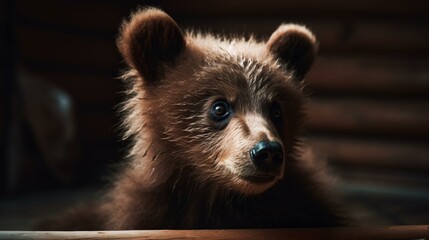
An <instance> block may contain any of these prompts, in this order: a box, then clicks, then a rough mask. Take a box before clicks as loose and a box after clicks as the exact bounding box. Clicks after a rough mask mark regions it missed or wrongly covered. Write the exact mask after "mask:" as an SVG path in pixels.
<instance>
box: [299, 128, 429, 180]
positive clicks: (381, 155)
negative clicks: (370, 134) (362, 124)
mask: <svg viewBox="0 0 429 240" xmlns="http://www.w3.org/2000/svg"><path fill="white" fill-rule="evenodd" d="M307 140H308V143H309V145H310V146H312V147H314V149H315V150H316V151H317V152H320V153H321V154H322V155H323V156H325V157H326V158H327V160H328V161H329V162H331V163H332V164H334V165H335V164H339V165H343V166H349V167H351V168H353V167H371V169H373V170H375V169H385V170H388V169H391V170H393V169H396V170H400V171H411V172H425V173H427V172H428V171H429V148H428V143H427V142H423V143H412V142H404V141H402V142H399V141H381V140H357V139H351V138H332V137H331V138H328V137H320V136H318V137H316V136H311V137H308V138H307Z"/></svg>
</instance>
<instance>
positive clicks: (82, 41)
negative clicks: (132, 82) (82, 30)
mask: <svg viewBox="0 0 429 240" xmlns="http://www.w3.org/2000/svg"><path fill="white" fill-rule="evenodd" d="M17 35H18V36H17V37H18V47H19V48H20V57H21V59H22V61H24V62H26V61H33V62H34V61H36V62H37V61H40V62H47V63H55V64H64V65H69V66H75V67H76V66H80V67H87V68H98V69H104V70H111V69H115V68H117V66H118V65H119V63H120V62H121V58H120V56H119V53H118V51H117V50H116V45H115V38H114V36H112V37H111V38H110V39H105V38H100V37H94V36H82V35H79V34H73V33H62V32H54V31H50V30H45V29H39V28H34V27H22V26H21V27H18V28H17Z"/></svg>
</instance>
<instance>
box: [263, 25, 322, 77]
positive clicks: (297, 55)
mask: <svg viewBox="0 0 429 240" xmlns="http://www.w3.org/2000/svg"><path fill="white" fill-rule="evenodd" d="M317 48H318V44H317V41H316V38H315V37H314V35H313V33H311V32H310V31H309V30H308V29H307V28H305V27H304V26H301V25H296V24H283V25H281V26H280V27H279V28H277V30H276V31H275V32H274V33H273V34H272V35H271V37H270V39H269V40H268V42H267V49H268V51H269V52H270V53H271V54H273V55H274V57H276V58H277V59H279V60H280V61H281V62H282V63H283V64H285V66H286V67H287V69H288V70H291V71H293V72H294V75H295V79H297V80H302V79H303V78H304V76H305V74H306V73H307V71H308V70H309V69H310V67H311V65H312V64H313V61H314V58H315V56H316V53H317Z"/></svg>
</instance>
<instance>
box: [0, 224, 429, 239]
mask: <svg viewBox="0 0 429 240" xmlns="http://www.w3.org/2000/svg"><path fill="white" fill-rule="evenodd" d="M0 239H11V240H12V239H41V240H44V239H50V240H51V239H88V240H89V239H91V240H97V239H132V240H138V239H145V240H147V239H164V240H166V239H220V240H229V239H247V240H256V239H289V240H293V239H298V240H299V239H306V240H310V239H331V240H335V239H429V225H412V226H389V227H357V228H353V227H347V228H302V229H241V230H142V231H77V232H42V231H37V232H34V231H0Z"/></svg>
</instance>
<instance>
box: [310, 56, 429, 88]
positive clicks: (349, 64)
mask: <svg viewBox="0 0 429 240" xmlns="http://www.w3.org/2000/svg"><path fill="white" fill-rule="evenodd" d="M428 66H429V61H428V59H427V58H420V59H419V58H399V57H396V58H386V57H371V56H367V57H356V56H347V57H344V56H343V57H340V56H329V55H328V56H323V55H322V56H320V57H319V58H318V59H317V60H316V62H315V64H314V66H313V68H312V70H311V71H310V73H309V75H308V78H307V80H306V81H307V82H308V83H309V87H310V88H311V89H312V90H313V91H314V92H315V93H318V92H327V93H337V94H338V93H340V94H350V93H352V94H353V93H356V94H371V95H376V96H385V95H389V96H412V97H417V96H428V94H429V68H428Z"/></svg>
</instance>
